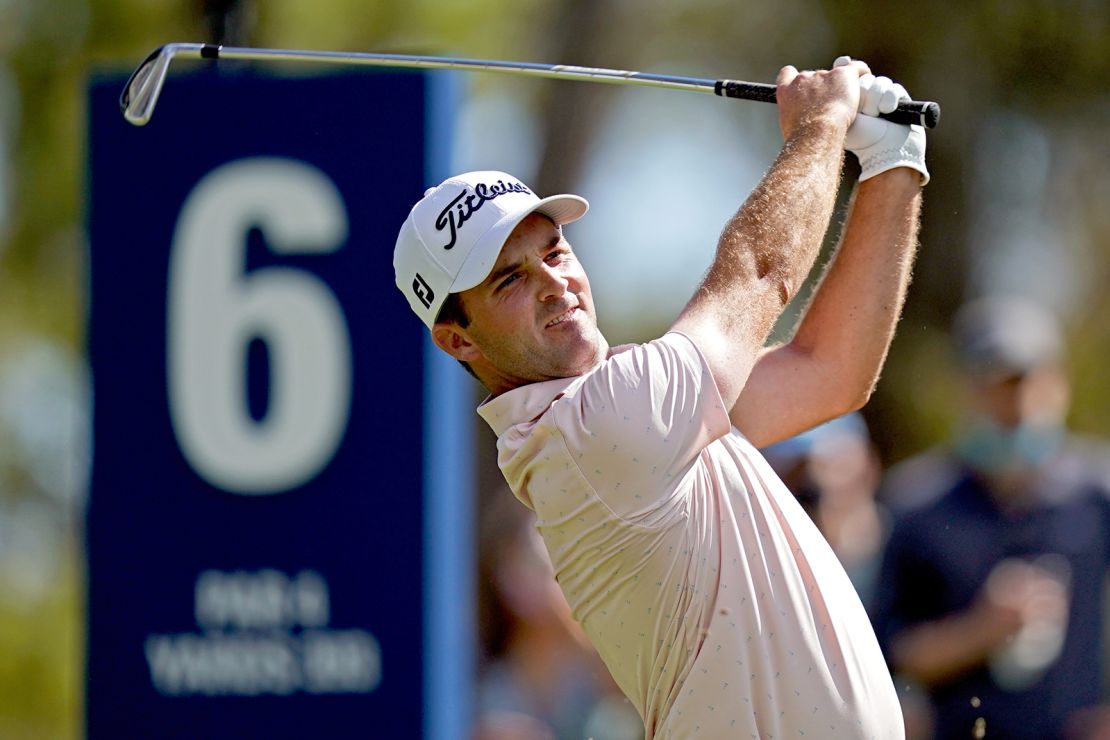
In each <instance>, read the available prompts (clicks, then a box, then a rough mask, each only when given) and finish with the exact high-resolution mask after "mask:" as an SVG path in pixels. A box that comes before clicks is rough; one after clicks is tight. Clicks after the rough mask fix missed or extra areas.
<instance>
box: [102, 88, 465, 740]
mask: <svg viewBox="0 0 1110 740" xmlns="http://www.w3.org/2000/svg"><path fill="white" fill-rule="evenodd" d="M122 84H123V80H122V79H118V78H113V79H110V80H101V81H97V82H95V83H94V84H93V86H92V90H91V97H90V103H91V104H90V115H91V126H90V131H91V136H90V179H89V183H90V190H91V193H90V210H89V220H90V241H91V247H90V268H91V301H90V320H89V335H88V336H89V338H88V342H89V356H90V361H91V364H92V371H93V383H94V458H93V474H92V490H91V494H90V507H89V515H88V529H87V535H88V536H87V546H88V562H89V591H88V661H87V697H86V706H87V710H86V713H87V734H88V737H89V738H90V740H98V739H99V738H118V737H160V738H171V737H181V738H196V737H205V738H222V737H227V738H243V737H269V738H285V737H288V738H303V737H328V738H346V737H350V738H355V737H357V738H366V737H383V738H385V737H389V738H393V737H420V736H423V737H426V738H449V737H461V736H464V735H465V734H466V731H465V723H466V721H467V701H466V697H467V682H468V681H469V680H470V676H471V674H470V665H469V663H470V650H471V647H470V646H471V644H472V642H473V633H472V631H471V629H470V627H471V624H472V622H471V620H472V619H473V608H472V605H471V603H470V600H471V598H472V597H471V593H472V591H471V589H470V583H471V579H472V568H471V558H472V555H471V552H472V548H471V545H472V542H471V536H472V535H471V532H470V512H469V504H470V501H472V498H473V496H472V491H471V490H470V487H471V480H472V478H473V476H472V475H471V470H470V468H469V463H468V461H469V459H470V455H469V454H468V446H469V444H470V434H469V425H468V423H467V420H468V418H469V415H470V414H472V413H473V409H471V408H468V401H467V399H468V394H467V392H466V387H465V383H466V381H465V377H464V376H463V374H462V373H460V372H458V371H457V369H456V368H454V367H452V363H451V362H450V360H449V359H447V358H441V357H440V356H439V353H437V352H434V351H433V350H432V348H431V345H430V342H429V340H428V339H427V337H426V330H425V329H424V328H423V325H422V324H421V323H420V322H419V321H418V320H417V319H416V318H415V317H413V316H412V315H411V314H410V312H409V310H408V308H407V306H406V304H405V301H404V300H403V297H402V296H400V294H398V293H397V291H396V288H395V287H394V285H393V268H392V249H393V240H394V239H395V237H396V232H397V229H398V227H399V225H400V223H401V221H402V220H403V219H404V217H405V215H406V214H407V212H408V208H409V207H410V206H411V204H412V203H413V202H415V199H416V198H417V197H419V195H420V193H421V192H422V191H423V189H424V188H425V187H426V186H427V185H428V184H430V183H432V182H436V181H439V180H440V179H442V178H443V177H444V176H445V175H446V172H445V164H446V162H447V156H446V155H447V152H448V146H447V145H446V144H445V142H447V141H449V134H448V130H447V128H446V126H444V125H443V123H444V121H445V120H446V119H447V118H448V117H449V114H450V109H451V101H450V95H449V93H447V92H445V90H443V89H440V88H441V87H443V86H442V85H440V84H439V83H437V82H436V80H435V79H433V78H431V77H430V76H426V75H421V74H412V73H405V74H367V73H362V74H353V75H352V74H342V75H333V76H324V77H311V78H303V79H276V78H270V77H257V76H253V75H249V74H245V73H244V74H236V75H233V76H218V75H216V74H200V75H194V76H189V77H181V78H175V79H171V80H170V81H169V83H168V84H167V88H166V92H165V94H164V96H163V100H162V104H161V108H160V110H159V116H158V118H157V119H156V120H154V121H152V122H151V123H150V124H149V125H148V126H146V127H143V128H134V127H132V126H130V125H128V124H127V123H125V122H124V120H123V118H122V117H121V116H120V114H119V112H118V108H117V104H116V100H117V97H118V94H119V90H120V88H121V86H122ZM445 611H446V612H447V613H446V614H445V613H444V612H445Z"/></svg>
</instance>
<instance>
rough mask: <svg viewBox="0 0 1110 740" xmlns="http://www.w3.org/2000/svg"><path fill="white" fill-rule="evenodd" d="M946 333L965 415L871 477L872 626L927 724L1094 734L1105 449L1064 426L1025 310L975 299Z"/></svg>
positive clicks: (1008, 733)
mask: <svg viewBox="0 0 1110 740" xmlns="http://www.w3.org/2000/svg"><path fill="white" fill-rule="evenodd" d="M953 340H954V346H955V349H956V354H957V359H958V365H959V369H960V371H961V375H962V378H963V380H964V381H965V385H966V389H967V398H966V401H965V404H964V408H965V409H966V414H965V417H966V418H964V419H963V421H962V426H961V427H960V428H959V429H958V430H957V431H956V432H955V434H954V438H953V440H952V442H951V444H949V445H946V446H944V447H943V448H940V449H935V450H932V451H929V452H926V453H924V454H923V455H921V456H919V457H917V458H914V459H911V460H909V461H907V462H906V463H903V464H901V465H899V466H897V467H896V468H895V469H893V470H891V471H890V473H889V475H888V476H887V478H886V480H885V482H884V485H883V493H882V496H883V497H884V500H886V501H888V502H889V503H891V506H892V508H893V509H894V510H895V512H896V521H895V526H894V529H893V532H892V534H891V538H890V541H889V544H888V547H887V549H886V553H885V556H884V559H883V565H882V571H881V575H880V581H879V587H878V591H877V598H876V602H875V608H874V618H875V627H876V631H877V633H878V635H879V639H880V641H882V643H883V647H884V650H886V654H887V657H888V659H889V660H890V662H891V665H892V667H893V669H894V671H895V672H896V673H897V674H900V675H901V676H904V677H906V678H907V679H908V680H911V681H913V682H916V683H917V684H918V685H920V686H921V687H923V688H924V690H925V691H926V692H927V693H928V695H929V696H930V697H931V699H932V702H933V706H934V710H935V716H936V727H935V736H936V737H938V738H959V737H972V736H974V737H982V736H984V735H985V737H988V738H990V737H998V738H1038V739H1041V740H1043V739H1045V738H1077V737H1085V738H1091V737H1096V736H1098V735H1097V733H1098V732H1100V731H1101V732H1105V731H1106V729H1107V728H1106V727H1101V729H1100V725H1102V724H1104V716H1105V713H1104V710H1102V709H1100V708H1099V705H1100V702H1101V701H1102V698H1103V697H1102V693H1101V691H1102V683H1103V672H1102V665H1101V659H1100V658H1101V653H1102V650H1101V643H1102V625H1103V623H1104V621H1105V617H1106V614H1105V610H1104V600H1103V579H1104V577H1105V575H1106V572H1107V567H1108V566H1110V500H1108V495H1110V475H1108V472H1107V471H1108V470H1110V463H1108V461H1110V453H1108V450H1107V447H1106V446H1104V445H1101V444H1095V443H1094V442H1092V441H1090V440H1081V439H1078V438H1076V437H1075V436H1073V435H1070V434H1068V433H1067V432H1066V430H1065V425H1064V423H1065V417H1066V413H1067V407H1068V398H1069V388H1068V383H1067V380H1066V377H1065V374H1064V371H1063V366H1062V357H1063V347H1062V338H1061V335H1060V332H1059V329H1058V327H1057V325H1056V323H1055V322H1054V320H1053V319H1052V318H1051V317H1050V316H1048V315H1047V314H1046V313H1045V312H1043V311H1042V310H1041V309H1040V308H1038V307H1036V306H1034V305H1031V304H1028V303H1025V302H1024V301H1021V300H1018V299H1015V298H1008V297H1007V298H1002V297H998V298H986V299H980V300H979V301H975V302H973V303H971V304H968V305H967V306H965V307H964V308H963V309H962V310H961V312H960V314H959V315H958V316H957V320H956V323H955V326H954V330H953ZM903 685H904V682H899V687H900V688H902V686H903Z"/></svg>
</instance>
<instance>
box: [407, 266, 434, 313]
mask: <svg viewBox="0 0 1110 740" xmlns="http://www.w3.org/2000/svg"><path fill="white" fill-rule="evenodd" d="M412 292H413V293H416V297H417V298H419V299H420V302H421V303H423V304H424V308H431V307H432V301H434V300H435V297H436V292H435V291H434V290H432V286H430V285H428V282H427V281H426V280H425V279H424V278H422V277H420V273H419V272H418V273H416V277H415V278H413V281H412Z"/></svg>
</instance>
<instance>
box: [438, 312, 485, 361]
mask: <svg viewBox="0 0 1110 740" xmlns="http://www.w3.org/2000/svg"><path fill="white" fill-rule="evenodd" d="M432 341H434V342H435V343H436V346H437V347H439V348H440V349H441V350H443V351H444V352H446V353H447V354H449V355H451V356H452V357H454V358H455V359H456V360H461V361H462V362H473V361H474V360H476V359H477V358H479V357H481V356H482V353H481V351H480V350H479V349H478V348H477V347H476V346H475V345H474V344H473V343H472V342H471V341H470V337H469V336H467V333H466V330H465V329H461V328H459V325H458V324H454V323H450V322H444V323H442V324H436V325H435V326H433V327H432Z"/></svg>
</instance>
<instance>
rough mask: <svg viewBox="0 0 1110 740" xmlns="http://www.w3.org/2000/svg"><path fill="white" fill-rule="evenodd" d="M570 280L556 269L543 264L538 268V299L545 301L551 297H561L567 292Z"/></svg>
mask: <svg viewBox="0 0 1110 740" xmlns="http://www.w3.org/2000/svg"><path fill="white" fill-rule="evenodd" d="M569 285H570V282H569V281H568V280H567V278H566V277H565V276H564V275H563V274H562V273H560V272H559V271H558V270H556V269H554V268H553V267H550V266H549V265H546V264H545V265H544V266H543V267H541V268H540V300H541V301H547V300H551V299H552V298H562V297H563V295H564V294H566V292H567V288H568V287H569Z"/></svg>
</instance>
